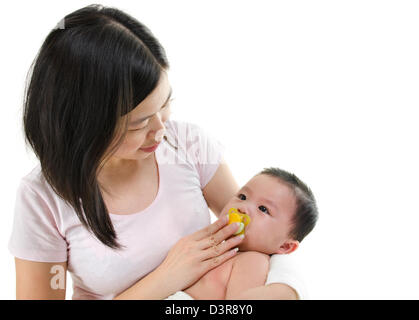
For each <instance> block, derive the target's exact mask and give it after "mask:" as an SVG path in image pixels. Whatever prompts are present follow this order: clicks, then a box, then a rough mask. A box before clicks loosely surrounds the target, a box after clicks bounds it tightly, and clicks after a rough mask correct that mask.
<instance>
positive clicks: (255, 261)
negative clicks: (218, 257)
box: [225, 251, 269, 300]
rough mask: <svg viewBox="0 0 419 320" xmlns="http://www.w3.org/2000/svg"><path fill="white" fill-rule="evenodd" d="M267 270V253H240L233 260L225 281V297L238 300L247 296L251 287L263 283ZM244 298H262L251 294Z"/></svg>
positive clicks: (259, 285)
mask: <svg viewBox="0 0 419 320" xmlns="http://www.w3.org/2000/svg"><path fill="white" fill-rule="evenodd" d="M268 271H269V255H267V254H264V253H260V252H256V251H247V252H243V253H240V254H239V255H238V256H237V257H236V260H235V261H234V264H233V267H232V270H231V274H230V279H229V281H228V283H227V289H226V296H225V299H228V300H236V299H237V300H240V299H245V297H248V296H249V295H248V293H249V292H250V293H251V292H252V291H249V290H251V289H254V288H257V287H261V286H264V285H265V281H266V276H267V274H268ZM246 299H264V297H260V298H258V296H253V295H252V297H250V298H246Z"/></svg>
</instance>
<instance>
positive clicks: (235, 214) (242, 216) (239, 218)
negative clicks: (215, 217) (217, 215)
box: [228, 208, 251, 235]
mask: <svg viewBox="0 0 419 320" xmlns="http://www.w3.org/2000/svg"><path fill="white" fill-rule="evenodd" d="M228 216H229V220H228V224H231V223H235V222H241V223H240V228H239V229H238V230H237V231H236V232H235V233H234V234H235V235H242V234H244V232H245V229H246V227H247V225H248V224H249V223H250V221H251V219H250V217H249V216H248V215H247V214H246V213H240V212H239V211H238V210H237V209H236V208H230V210H228Z"/></svg>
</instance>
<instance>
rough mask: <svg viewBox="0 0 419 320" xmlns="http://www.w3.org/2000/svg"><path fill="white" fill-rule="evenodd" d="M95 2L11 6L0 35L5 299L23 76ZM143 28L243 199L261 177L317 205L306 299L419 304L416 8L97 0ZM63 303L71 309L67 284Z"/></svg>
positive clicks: (29, 162)
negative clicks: (284, 177)
mask: <svg viewBox="0 0 419 320" xmlns="http://www.w3.org/2000/svg"><path fill="white" fill-rule="evenodd" d="M87 4H90V3H89V2H85V1H71V2H70V1H42V2H29V1H28V2H22V1H20V2H19V1H15V2H13V3H12V2H8V3H7V4H3V7H2V10H1V13H0V14H1V19H0V21H1V22H0V23H1V26H0V32H1V43H2V45H1V51H0V55H1V59H0V63H1V73H0V74H1V75H0V77H1V86H0V87H1V105H2V107H1V117H0V119H1V148H2V156H1V166H0V168H1V173H2V179H1V183H0V187H1V190H0V191H1V193H0V194H1V204H2V216H3V220H2V223H1V224H0V228H1V232H0V237H1V246H0V259H1V265H0V267H1V270H0V277H1V278H0V283H1V284H2V285H1V286H0V299H14V298H15V269H14V260H13V257H12V256H11V255H10V253H9V252H8V250H7V242H8V239H9V236H10V232H11V226H12V221H13V210H14V200H15V194H16V189H17V186H18V183H19V181H20V179H21V177H23V176H24V175H26V174H27V173H28V172H29V171H30V170H31V169H32V168H33V167H34V166H35V165H36V164H37V159H36V158H35V157H34V155H33V153H32V152H31V151H30V149H29V148H28V149H25V146H24V140H23V134H22V125H21V111H22V110H21V107H22V97H23V88H24V81H25V76H26V72H27V71H28V69H29V66H30V64H31V62H32V60H33V59H34V57H35V55H36V53H37V51H38V49H39V48H40V46H41V44H42V42H43V40H44V39H45V37H46V35H47V34H48V32H49V31H50V30H51V28H53V27H54V26H55V25H56V24H57V23H58V21H59V20H60V19H61V18H63V17H64V15H66V14H68V13H70V12H72V11H74V10H76V9H78V8H81V7H83V6H85V5H87ZM101 4H104V5H110V6H116V7H118V8H119V9H122V10H124V11H126V12H127V13H129V14H131V15H133V16H134V17H136V18H137V19H138V20H140V21H142V22H143V23H145V24H146V25H147V26H148V27H149V28H150V29H151V30H152V32H153V33H154V34H155V36H156V37H157V38H158V39H159V40H160V42H161V43H162V44H163V46H164V47H165V49H166V51H167V55H168V58H169V60H170V63H171V71H170V73H169V80H170V81H171V84H172V86H173V89H174V97H175V99H176V100H174V102H173V104H172V106H173V108H172V109H173V116H172V118H173V119H178V120H182V121H190V122H194V123H196V124H198V125H200V126H201V127H202V128H204V129H205V130H207V131H208V132H209V133H211V134H212V135H213V136H215V137H216V138H218V139H219V140H220V142H222V144H223V145H224V146H225V147H226V149H227V153H226V158H227V161H228V163H229V165H230V168H231V170H232V171H233V174H234V176H235V177H236V179H237V181H238V182H239V184H240V185H243V184H244V183H246V182H247V181H248V179H250V178H251V177H252V176H253V175H254V174H256V173H257V172H259V171H261V170H262V169H263V168H265V167H269V166H277V167H280V168H283V169H285V170H289V171H292V172H294V173H295V174H296V175H297V176H299V177H300V178H301V179H302V180H304V181H305V182H306V183H307V184H308V185H309V186H310V187H311V188H312V190H313V191H314V193H315V195H316V197H317V200H318V206H319V209H320V220H319V222H318V225H317V226H316V228H315V230H314V231H313V232H312V233H311V234H310V235H309V236H308V237H307V238H306V239H305V240H304V241H303V242H302V244H301V246H300V248H299V249H298V251H297V252H295V257H296V258H297V259H298V261H299V265H300V268H301V269H302V271H303V275H304V280H305V283H306V285H307V288H308V290H309V294H310V298H312V299H418V298H419V293H418V289H417V288H418V287H419V276H418V270H419V257H418V250H417V245H418V244H419V241H418V240H419V236H418V232H417V229H418V225H419V218H418V214H419V205H418V191H419V190H418V189H419V188H418V178H419V169H418V168H417V165H418V163H419V159H418V158H419V152H418V142H417V140H418V136H419V132H418V131H419V129H418V117H417V113H418V112H417V110H418V107H419V92H418V85H419V59H418V57H419V45H418V43H419V42H418V39H419V19H418V17H419V5H418V2H416V1H402V0H398V1H383V0H380V1H367V0H362V1H354V0H351V1H336V0H333V1H260V0H258V1H255V0H254V1H231V0H229V1H214V0H211V1H179V0H177V1H156V0H153V1H138V0H137V1H102V2H101ZM68 280H69V282H68V284H69V288H68V290H67V298H71V294H72V289H71V279H70V277H69V276H68Z"/></svg>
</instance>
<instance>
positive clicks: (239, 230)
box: [234, 222, 244, 234]
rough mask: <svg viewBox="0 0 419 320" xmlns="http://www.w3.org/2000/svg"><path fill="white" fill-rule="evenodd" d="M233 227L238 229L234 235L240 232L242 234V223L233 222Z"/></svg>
mask: <svg viewBox="0 0 419 320" xmlns="http://www.w3.org/2000/svg"><path fill="white" fill-rule="evenodd" d="M235 225H237V226H238V229H237V231H236V232H235V233H234V234H239V233H240V232H242V230H243V228H244V224H243V222H235Z"/></svg>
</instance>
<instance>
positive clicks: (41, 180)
mask: <svg viewBox="0 0 419 320" xmlns="http://www.w3.org/2000/svg"><path fill="white" fill-rule="evenodd" d="M25 189H30V190H31V191H32V192H34V193H36V194H38V195H41V196H43V198H44V200H45V199H51V198H52V197H54V198H55V192H54V191H53V189H52V188H51V186H50V184H49V183H48V181H47V180H46V179H45V176H44V174H43V173H42V167H41V165H40V164H39V163H38V164H37V165H36V166H35V167H33V168H32V169H31V170H30V171H29V172H28V173H27V174H26V175H24V176H22V177H21V179H20V185H19V190H18V192H19V191H20V192H25V191H26V190H25Z"/></svg>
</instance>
